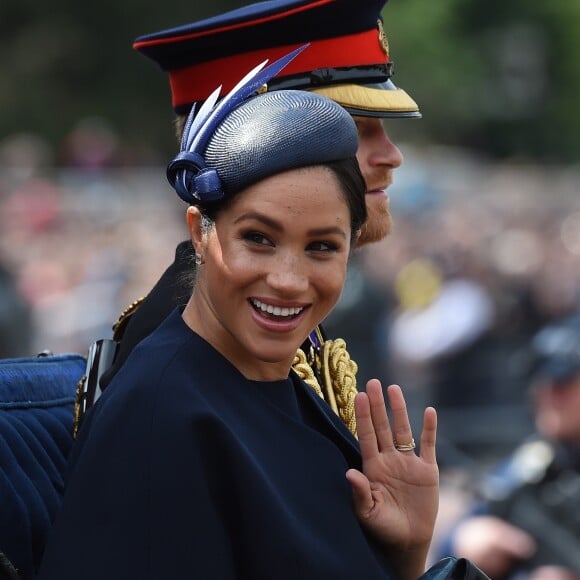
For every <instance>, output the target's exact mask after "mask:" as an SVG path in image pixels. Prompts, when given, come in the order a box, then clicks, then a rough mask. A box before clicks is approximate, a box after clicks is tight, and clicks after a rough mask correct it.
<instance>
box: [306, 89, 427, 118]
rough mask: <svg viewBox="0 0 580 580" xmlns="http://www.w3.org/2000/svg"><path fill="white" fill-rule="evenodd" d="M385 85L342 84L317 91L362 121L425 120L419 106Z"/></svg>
mask: <svg viewBox="0 0 580 580" xmlns="http://www.w3.org/2000/svg"><path fill="white" fill-rule="evenodd" d="M391 87H392V88H388V89H386V88H384V85H381V84H373V85H355V84H341V85H331V86H325V87H320V88H316V89H313V92H315V93H318V94H319V95H323V96H325V97H328V98H329V99H332V100H333V101H335V102H336V103H338V104H339V105H341V106H342V107H344V108H345V109H346V110H347V111H348V112H349V113H351V114H352V115H359V116H362V117H383V118H391V117H392V118H396V117H417V118H420V117H421V113H420V112H419V106H418V105H417V103H416V102H415V101H414V100H413V99H412V98H411V97H410V96H409V95H408V94H407V93H406V92H405V91H404V90H402V89H399V88H396V87H395V86H394V85H392V83H391Z"/></svg>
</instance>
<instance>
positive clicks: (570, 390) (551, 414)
mask: <svg viewBox="0 0 580 580" xmlns="http://www.w3.org/2000/svg"><path fill="white" fill-rule="evenodd" d="M533 403H534V411H535V418H536V426H537V428H538V430H539V431H540V433H542V434H543V435H544V436H545V437H547V438H549V439H551V440H555V441H564V442H567V443H572V444H574V445H577V446H578V447H579V448H580V420H579V417H580V372H578V373H577V374H575V375H573V376H571V377H569V378H568V379H566V380H563V381H559V382H557V383H555V382H554V381H550V380H546V379H543V380H542V381H540V382H538V383H537V384H536V386H535V388H534V391H533Z"/></svg>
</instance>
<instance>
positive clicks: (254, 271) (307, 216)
mask: <svg viewBox="0 0 580 580" xmlns="http://www.w3.org/2000/svg"><path fill="white" fill-rule="evenodd" d="M200 221H201V220H200V216H199V212H198V211H197V210H196V209H194V208H190V209H189V210H188V224H189V226H190V231H191V234H192V240H193V242H194V245H195V248H196V251H197V253H198V254H200V255H201V256H202V259H203V265H202V266H200V267H199V269H198V275H197V282H196V286H195V290H194V293H193V296H192V299H191V300H190V302H189V304H188V306H187V308H186V310H185V312H184V319H185V321H186V322H187V323H188V324H189V325H190V326H191V327H192V328H193V329H194V330H195V331H196V332H198V334H200V335H201V336H202V337H204V338H205V339H206V340H208V342H210V343H211V344H212V345H213V346H214V347H215V348H217V350H218V351H220V352H221V353H222V354H223V355H224V356H225V357H226V358H228V360H230V362H232V363H233V364H234V365H235V366H236V367H237V368H238V369H239V370H240V371H241V372H242V373H243V374H244V375H245V376H246V377H247V378H250V379H255V380H273V379H279V378H283V377H286V376H287V375H288V371H289V367H290V365H291V363H292V359H293V357H294V355H295V352H296V350H297V348H299V346H300V345H301V344H302V342H303V341H304V339H305V338H306V337H307V336H308V334H309V332H310V331H311V330H312V329H314V328H315V326H316V325H317V324H319V323H320V322H321V321H322V320H323V319H324V318H325V317H326V315H327V314H328V313H329V311H330V310H331V308H332V307H333V306H334V305H335V304H336V302H337V301H338V299H339V297H340V293H341V291H342V287H343V284H344V281H345V276H346V266H347V260H348V255H349V251H350V239H351V230H350V214H349V210H348V207H347V205H346V202H345V201H344V197H343V193H342V191H341V189H340V186H339V184H338V181H337V179H336V177H335V175H334V174H333V173H332V172H331V171H330V170H328V169H326V168H323V167H312V168H303V169H295V170H291V171H287V172H285V173H281V174H278V175H275V176H273V177H269V178H266V179H264V180H262V181H260V182H258V183H256V184H254V185H252V186H250V187H248V188H247V189H246V190H244V191H243V192H241V193H239V194H238V195H237V196H236V197H235V198H234V200H233V201H232V203H231V205H230V206H229V207H228V208H227V209H225V210H223V211H222V212H221V213H220V214H219V215H218V218H217V219H216V222H215V227H214V228H212V229H211V230H210V231H209V232H207V233H206V234H203V233H202V232H201V224H200Z"/></svg>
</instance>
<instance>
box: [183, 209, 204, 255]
mask: <svg viewBox="0 0 580 580" xmlns="http://www.w3.org/2000/svg"><path fill="white" fill-rule="evenodd" d="M186 217H187V228H188V229H189V235H190V237H191V243H192V244H193V247H194V249H195V253H196V254H197V255H198V256H200V255H203V240H204V238H203V228H202V216H201V212H200V211H199V208H198V207H195V206H194V205H191V206H189V207H188V208H187V214H186Z"/></svg>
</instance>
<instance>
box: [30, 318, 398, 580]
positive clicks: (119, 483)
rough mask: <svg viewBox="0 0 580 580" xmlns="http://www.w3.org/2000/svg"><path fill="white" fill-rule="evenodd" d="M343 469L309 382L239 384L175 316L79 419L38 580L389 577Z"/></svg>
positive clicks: (324, 409) (335, 427)
mask: <svg viewBox="0 0 580 580" xmlns="http://www.w3.org/2000/svg"><path fill="white" fill-rule="evenodd" d="M349 467H357V468H360V454H359V449H358V443H357V441H356V439H355V438H354V437H353V436H352V435H351V434H350V432H349V431H348V430H347V429H346V427H345V426H344V425H343V424H342V422H341V421H340V420H339V419H338V418H337V417H336V416H335V415H334V413H333V412H332V411H331V410H330V408H329V407H328V406H327V405H326V403H324V401H322V400H321V399H319V398H318V397H317V396H316V394H315V393H314V392H313V391H312V390H311V389H310V388H309V387H308V386H307V385H306V384H305V383H303V382H302V381H301V380H300V379H298V378H297V377H296V376H295V375H294V374H293V373H292V374H291V376H290V377H289V378H288V379H287V380H281V381H274V382H258V381H251V380H247V379H245V378H244V377H243V376H242V375H241V374H240V373H239V372H238V370H237V369H236V368H235V367H234V366H232V365H231V364H230V363H229V362H228V361H227V360H226V359H225V358H223V357H222V356H221V355H220V354H219V353H218V352H217V351H216V350H215V349H213V348H212V347H211V346H210V345H209V344H208V343H207V342H205V341H204V340H203V339H202V338H201V337H199V336H198V335H197V334H196V333H194V332H193V331H192V330H191V329H190V328H189V327H188V326H187V325H186V324H185V323H184V321H183V320H182V318H181V315H180V311H179V310H175V311H174V312H173V313H172V314H171V315H170V316H169V317H168V318H167V319H166V320H165V321H164V322H163V324H162V325H161V326H160V327H159V328H158V329H157V330H156V331H155V332H154V333H153V334H151V335H150V336H149V337H148V338H147V339H145V340H144V341H142V342H141V343H140V344H139V345H138V346H137V347H136V348H135V350H134V351H133V353H132V354H131V356H130V357H129V359H128V360H127V362H126V364H125V365H124V366H123V367H122V368H121V370H120V371H119V373H118V374H117V375H116V377H115V379H114V380H113V382H112V383H111V384H110V385H109V388H107V390H106V391H105V393H104V394H103V396H102V397H101V398H100V399H99V401H98V402H97V404H96V405H95V407H94V408H93V409H92V412H91V414H89V415H88V416H87V419H86V421H85V423H84V424H83V427H82V429H81V433H80V436H79V440H78V442H77V444H76V446H75V448H74V449H73V457H72V463H71V471H70V477H69V480H68V483H67V487H66V490H65V497H64V501H63V507H62V511H61V513H60V514H59V516H58V517H57V521H56V524H55V527H54V529H53V534H52V536H51V538H50V539H49V543H48V546H47V550H46V552H45V556H44V559H43V564H42V567H41V573H40V576H39V578H40V579H41V580H47V579H53V580H69V579H70V580H73V579H74V580H79V579H82V580H85V579H86V580H90V579H95V580H97V579H98V580H102V579H103V578H107V579H108V580H114V579H117V578H118V579H124V580H125V579H127V578H135V579H139V580H148V579H159V580H161V579H163V580H165V579H172V580H178V579H182V578H183V579H194V578H195V579H197V578H201V579H206V578H207V579H224V580H228V579H233V578H248V579H249V578H251V579H269V578H276V579H281V580H283V579H313V580H314V579H316V580H320V579H325V578H332V579H341V578H344V579H347V578H348V579H352V578H364V579H365V580H372V579H375V578H376V579H378V578H391V577H393V575H392V573H391V571H390V567H389V565H388V562H387V561H386V560H385V557H384V554H383V552H382V549H381V547H380V546H378V545H376V544H375V543H374V541H373V539H372V538H370V537H369V536H368V535H367V534H366V533H365V531H364V530H363V529H362V528H361V526H360V524H359V522H358V520H357V518H356V516H355V514H354V510H353V506H352V494H351V489H350V485H349V484H348V482H347V480H346V478H345V472H346V471H347V469H348V468H349Z"/></svg>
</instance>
